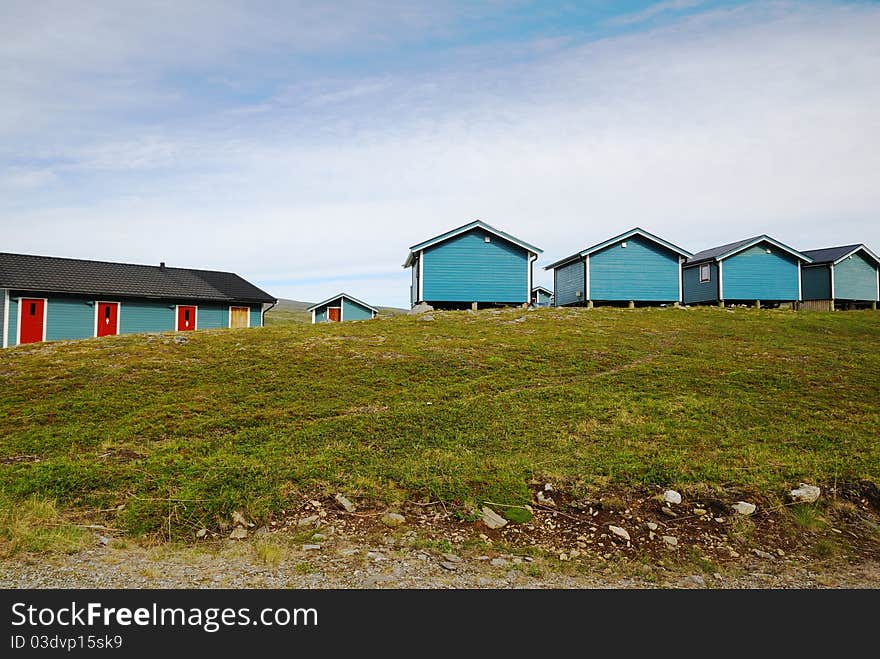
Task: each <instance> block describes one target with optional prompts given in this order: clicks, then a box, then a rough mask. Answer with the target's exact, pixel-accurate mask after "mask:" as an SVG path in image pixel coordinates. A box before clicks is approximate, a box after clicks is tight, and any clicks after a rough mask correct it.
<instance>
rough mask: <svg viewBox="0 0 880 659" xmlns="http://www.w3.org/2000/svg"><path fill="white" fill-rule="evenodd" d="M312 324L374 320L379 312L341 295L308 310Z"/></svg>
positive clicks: (348, 296) (365, 304) (349, 296)
mask: <svg viewBox="0 0 880 659" xmlns="http://www.w3.org/2000/svg"><path fill="white" fill-rule="evenodd" d="M307 311H309V312H310V313H311V314H312V323H341V322H345V321H347V320H372V319H373V318H375V317H376V316H377V315H378V313H379V311H378V309H376V308H374V307H371V306H370V305H369V304H367V303H366V302H361V301H360V300H358V299H357V298H356V297H352V296H351V295H349V294H348V293H339V294H338V295H334V296H333V297H331V298H328V299H326V300H324V301H323V302H318V304H315V305H313V306H311V307H309V308H308V309H307Z"/></svg>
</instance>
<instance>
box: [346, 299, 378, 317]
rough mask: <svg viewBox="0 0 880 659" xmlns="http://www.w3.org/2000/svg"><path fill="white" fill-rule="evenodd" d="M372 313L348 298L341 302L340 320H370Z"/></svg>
mask: <svg viewBox="0 0 880 659" xmlns="http://www.w3.org/2000/svg"><path fill="white" fill-rule="evenodd" d="M372 317H373V312H372V311H371V310H369V309H367V308H365V307H362V306H361V305H359V304H357V303H356V302H352V301H351V300H349V299H348V298H343V300H342V320H344V321H349V320H370V319H371V318H372Z"/></svg>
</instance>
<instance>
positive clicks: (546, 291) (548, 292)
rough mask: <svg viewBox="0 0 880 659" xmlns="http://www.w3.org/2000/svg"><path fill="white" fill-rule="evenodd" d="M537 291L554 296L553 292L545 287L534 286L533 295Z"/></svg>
mask: <svg viewBox="0 0 880 659" xmlns="http://www.w3.org/2000/svg"><path fill="white" fill-rule="evenodd" d="M535 291H544V292H545V293H547V295H553V291H551V290H550V289H549V288H546V287H544V286H532V293H534V292H535Z"/></svg>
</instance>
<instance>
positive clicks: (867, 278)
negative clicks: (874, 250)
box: [834, 252, 877, 301]
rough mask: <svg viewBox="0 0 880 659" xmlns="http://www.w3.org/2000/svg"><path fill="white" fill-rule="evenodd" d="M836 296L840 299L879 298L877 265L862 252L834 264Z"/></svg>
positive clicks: (863, 299) (869, 299) (862, 299)
mask: <svg viewBox="0 0 880 659" xmlns="http://www.w3.org/2000/svg"><path fill="white" fill-rule="evenodd" d="M834 297H835V298H836V299H838V300H858V301H876V300H877V267H876V266H875V265H874V263H873V262H872V261H868V259H866V258H865V257H864V256H862V254H861V253H860V252H856V253H855V254H853V255H852V256H850V257H848V258H845V259H844V260H843V261H841V262H840V263H838V264H837V265H836V266H834Z"/></svg>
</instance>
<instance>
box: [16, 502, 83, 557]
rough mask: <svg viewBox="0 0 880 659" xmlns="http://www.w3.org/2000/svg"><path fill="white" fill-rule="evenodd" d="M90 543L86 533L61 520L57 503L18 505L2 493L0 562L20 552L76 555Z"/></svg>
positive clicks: (20, 503)
mask: <svg viewBox="0 0 880 659" xmlns="http://www.w3.org/2000/svg"><path fill="white" fill-rule="evenodd" d="M89 539H90V534H89V533H88V532H87V531H85V530H84V529H81V528H79V527H77V526H74V525H73V524H70V523H68V522H66V521H64V520H63V519H62V518H61V516H60V515H59V514H58V510H57V509H56V507H55V503H54V502H52V501H41V500H39V499H37V498H36V497H29V498H26V499H24V500H22V501H17V502H16V501H12V500H11V499H10V498H9V497H7V496H5V495H3V494H2V493H0V558H8V557H10V556H15V555H16V554H19V553H21V552H34V553H52V552H58V553H69V552H74V551H77V550H79V549H82V548H83V547H85V546H86V545H87V544H88V542H89Z"/></svg>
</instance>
